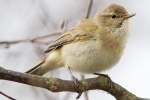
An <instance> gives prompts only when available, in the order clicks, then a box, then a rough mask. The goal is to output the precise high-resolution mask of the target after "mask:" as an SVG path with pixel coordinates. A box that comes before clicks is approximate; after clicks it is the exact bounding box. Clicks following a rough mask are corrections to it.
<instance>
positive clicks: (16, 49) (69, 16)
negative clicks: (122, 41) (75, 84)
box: [0, 0, 150, 100]
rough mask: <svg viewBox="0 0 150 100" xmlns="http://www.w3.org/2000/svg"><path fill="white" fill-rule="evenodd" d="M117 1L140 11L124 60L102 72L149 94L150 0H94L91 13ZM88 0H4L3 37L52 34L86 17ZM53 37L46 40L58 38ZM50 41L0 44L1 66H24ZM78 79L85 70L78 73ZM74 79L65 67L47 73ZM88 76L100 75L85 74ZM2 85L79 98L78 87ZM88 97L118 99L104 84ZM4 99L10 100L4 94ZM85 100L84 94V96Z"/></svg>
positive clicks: (42, 95)
mask: <svg viewBox="0 0 150 100" xmlns="http://www.w3.org/2000/svg"><path fill="white" fill-rule="evenodd" d="M110 3H117V4H120V5H122V6H124V7H125V8H126V9H127V11H128V12H129V13H136V14H137V15H136V16H135V17H133V18H131V19H130V32H131V36H130V38H129V41H128V43H127V47H126V49H125V52H124V55H123V57H122V59H121V61H120V62H119V63H118V64H117V65H116V66H115V67H114V68H112V69H111V70H109V71H106V72H103V73H106V74H108V75H109V76H110V77H111V78H112V80H113V81H114V82H116V83H118V84H120V85H121V86H123V87H124V88H126V89H128V90H129V91H130V92H132V93H134V94H136V95H137V96H139V97H144V98H150V95H149V90H150V86H149V84H150V79H149V76H150V6H149V5H150V1H149V0H94V2H93V6H92V12H91V14H90V17H93V16H94V14H95V13H96V12H97V11H98V10H100V9H101V8H103V7H105V6H106V5H107V4H110ZM87 5H88V0H42V1H41V0H0V41H11V40H18V39H26V38H32V37H37V36H40V35H45V34H50V33H53V32H56V31H63V30H61V29H60V23H61V22H62V21H67V22H68V24H67V30H68V29H69V28H71V27H73V26H74V25H75V24H76V22H77V20H81V19H84V17H85V14H86V9H87ZM57 37H58V36H55V37H50V38H48V39H47V40H53V39H55V38H57ZM47 47H48V45H37V44H32V43H29V42H26V43H19V44H15V45H11V46H10V47H9V48H7V49H6V48H4V46H0V66H2V67H4V68H6V69H11V70H15V71H19V72H24V71H26V70H27V69H29V68H31V67H32V66H33V65H34V64H36V63H37V62H38V61H39V60H40V59H42V58H43V57H44V56H46V55H45V54H43V51H44V50H45V49H46V48H47ZM74 75H75V76H76V77H78V79H80V74H78V73H74ZM46 76H48V77H51V76H52V77H57V78H62V79H66V80H70V76H69V73H68V72H67V70H66V68H62V69H58V70H56V71H53V72H50V73H48V74H46ZM85 77H86V78H89V77H95V76H93V75H86V76H85ZM0 91H2V92H4V93H6V94H7V95H9V96H11V97H13V98H15V99H17V100H75V97H76V96H77V94H76V93H68V92H62V93H52V92H49V91H47V90H45V89H41V88H37V87H31V86H27V85H24V84H20V83H15V82H9V81H4V80H0ZM88 96H89V100H99V99H101V100H115V98H114V97H112V96H111V95H110V94H108V93H106V92H104V91H101V90H92V91H88ZM0 99H1V100H8V99H7V98H5V97H3V96H2V95H0ZM80 100H84V96H81V98H80Z"/></svg>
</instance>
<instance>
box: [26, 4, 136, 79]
mask: <svg viewBox="0 0 150 100" xmlns="http://www.w3.org/2000/svg"><path fill="white" fill-rule="evenodd" d="M134 15H135V14H131V15H129V14H128V12H127V11H126V9H125V8H124V7H122V6H120V5H117V4H110V5H108V6H107V7H106V8H104V9H102V10H101V11H99V12H97V14H96V15H95V16H94V18H90V19H84V20H81V21H79V22H78V24H77V25H76V26H75V27H74V28H72V29H71V30H69V31H68V32H66V33H64V34H63V35H61V36H60V37H59V38H58V39H56V40H55V41H53V42H52V44H51V45H50V46H49V47H48V49H47V50H46V51H45V53H48V52H50V54H49V55H48V56H47V57H46V58H45V59H43V60H42V61H41V62H39V63H38V64H37V65H36V66H35V67H33V68H32V69H30V70H28V71H27V72H26V73H30V74H34V75H44V74H45V73H47V72H48V71H52V70H55V69H57V68H61V67H64V66H65V67H67V68H69V70H70V72H71V70H72V71H76V72H80V73H83V74H93V73H97V72H101V71H105V70H107V69H110V68H112V67H113V66H114V65H115V64H117V63H118V61H119V60H120V58H121V56H122V54H123V51H124V48H125V45H126V41H127V38H128V35H129V24H128V19H129V18H130V17H132V16H134ZM71 76H72V77H73V75H72V74H71Z"/></svg>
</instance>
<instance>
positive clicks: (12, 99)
mask: <svg viewBox="0 0 150 100" xmlns="http://www.w3.org/2000/svg"><path fill="white" fill-rule="evenodd" d="M0 94H2V95H3V96H5V97H7V98H8V99H10V100H16V99H14V98H12V97H10V96H8V95H6V94H5V93H3V92H1V91H0Z"/></svg>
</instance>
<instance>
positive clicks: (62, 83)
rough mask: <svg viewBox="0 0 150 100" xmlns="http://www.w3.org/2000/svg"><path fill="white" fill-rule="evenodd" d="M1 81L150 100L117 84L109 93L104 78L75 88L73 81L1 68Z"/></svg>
mask: <svg viewBox="0 0 150 100" xmlns="http://www.w3.org/2000/svg"><path fill="white" fill-rule="evenodd" d="M0 79H3V80H9V81H14V82H19V83H23V84H27V85H31V86H36V87H41V88H45V89H47V90H49V91H52V92H62V91H68V92H77V93H82V92H84V91H88V90H94V89H101V90H104V91H106V92H109V93H110V94H111V95H113V96H114V97H115V98H116V99H117V100H150V99H143V98H139V97H137V96H136V95H134V94H132V93H130V92H129V91H127V90H126V89H125V88H123V87H121V86H120V85H118V84H117V83H115V82H114V85H113V87H112V90H111V91H109V90H110V88H109V82H108V81H107V79H106V78H104V77H103V76H98V77H96V78H89V79H85V80H81V81H80V82H81V83H82V84H81V85H80V86H79V87H78V88H75V85H74V83H73V82H72V81H67V80H61V79H58V78H46V77H41V76H36V75H31V74H25V73H20V72H15V71H11V70H6V69H4V68H2V67H0Z"/></svg>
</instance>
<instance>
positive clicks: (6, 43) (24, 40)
mask: <svg viewBox="0 0 150 100" xmlns="http://www.w3.org/2000/svg"><path fill="white" fill-rule="evenodd" d="M61 33H62V32H61V31H57V32H53V33H50V34H46V35H42V36H37V37H34V38H27V39H21V40H14V41H0V45H4V46H5V47H6V48H8V47H9V46H10V45H12V44H17V43H21V42H31V43H38V44H47V43H44V42H40V41H38V40H39V39H43V38H47V37H51V36H56V35H60V34H61Z"/></svg>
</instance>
